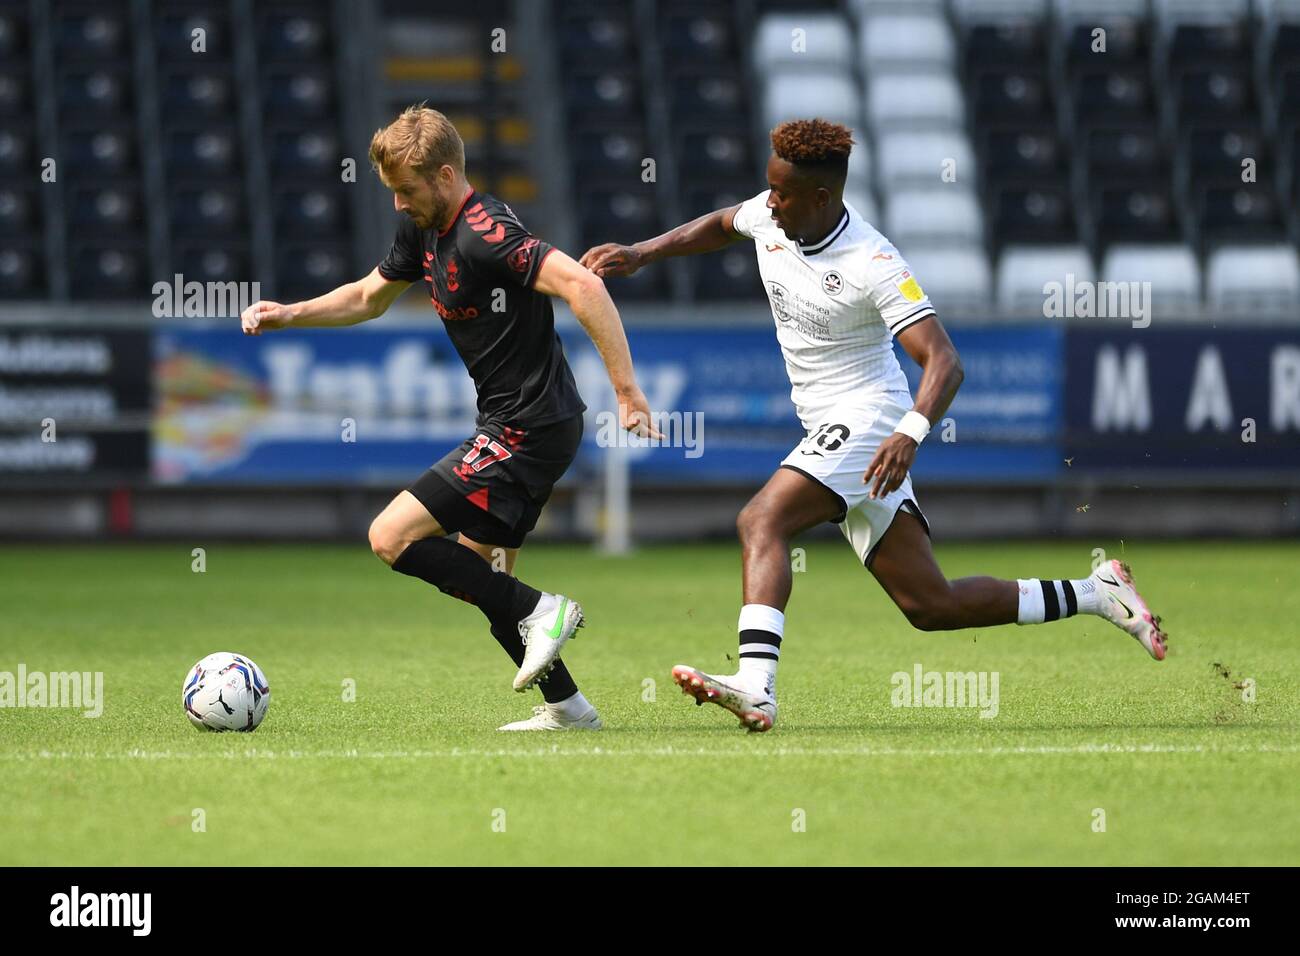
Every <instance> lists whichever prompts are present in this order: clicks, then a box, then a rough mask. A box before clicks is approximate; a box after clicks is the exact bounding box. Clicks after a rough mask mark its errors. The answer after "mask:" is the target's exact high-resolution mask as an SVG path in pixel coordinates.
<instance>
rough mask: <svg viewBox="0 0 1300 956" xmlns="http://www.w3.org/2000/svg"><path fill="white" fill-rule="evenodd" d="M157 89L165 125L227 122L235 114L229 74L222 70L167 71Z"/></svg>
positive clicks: (210, 68)
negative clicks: (207, 119) (202, 120)
mask: <svg viewBox="0 0 1300 956" xmlns="http://www.w3.org/2000/svg"><path fill="white" fill-rule="evenodd" d="M160 87H161V89H160V94H159V95H160V98H161V100H162V113H163V119H164V121H166V122H193V121H194V120H195V119H196V118H198V117H203V116H208V117H212V118H214V119H221V120H225V121H229V119H230V118H231V117H232V116H233V115H234V114H235V111H236V105H235V102H234V89H233V85H232V83H231V79H230V71H229V70H228V69H226V68H224V67H203V68H186V69H174V70H167V71H165V72H164V73H163V75H162V77H161V79H160Z"/></svg>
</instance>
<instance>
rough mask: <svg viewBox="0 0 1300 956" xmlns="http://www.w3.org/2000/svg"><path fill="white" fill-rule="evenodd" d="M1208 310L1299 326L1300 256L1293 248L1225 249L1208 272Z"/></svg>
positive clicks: (1213, 256) (1217, 253)
mask: <svg viewBox="0 0 1300 956" xmlns="http://www.w3.org/2000/svg"><path fill="white" fill-rule="evenodd" d="M1205 273H1206V275H1205V289H1206V298H1207V300H1208V303H1207V304H1208V305H1209V307H1210V308H1211V309H1212V310H1214V311H1215V312H1216V313H1218V314H1221V315H1227V316H1237V317H1243V318H1246V317H1253V316H1269V317H1275V318H1285V319H1288V320H1289V321H1290V322H1291V323H1300V309H1297V308H1296V303H1297V301H1300V257H1297V255H1296V250H1295V247H1294V246H1291V245H1273V246H1224V247H1221V248H1219V249H1216V250H1214V251H1213V252H1211V253H1210V255H1209V257H1208V259H1207V263H1206V270H1205Z"/></svg>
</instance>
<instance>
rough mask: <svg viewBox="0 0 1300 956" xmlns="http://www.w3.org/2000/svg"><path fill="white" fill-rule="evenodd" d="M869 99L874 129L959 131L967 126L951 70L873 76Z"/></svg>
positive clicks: (869, 86) (869, 120)
mask: <svg viewBox="0 0 1300 956" xmlns="http://www.w3.org/2000/svg"><path fill="white" fill-rule="evenodd" d="M866 99H867V122H868V123H869V124H870V125H871V128H872V129H907V128H909V127H910V128H918V127H924V128H931V129H933V128H940V129H960V128H962V126H963V125H964V123H965V117H966V113H965V109H964V107H963V105H962V94H961V90H960V89H959V88H958V86H957V81H956V79H954V78H953V75H952V74H951V73H950V72H948V71H944V72H933V73H915V72H899V73H873V74H872V75H871V81H870V82H869V83H868V84H867V97H866Z"/></svg>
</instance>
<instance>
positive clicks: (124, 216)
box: [67, 181, 145, 238]
mask: <svg viewBox="0 0 1300 956" xmlns="http://www.w3.org/2000/svg"><path fill="white" fill-rule="evenodd" d="M67 212H68V226H69V229H70V231H75V232H76V234H77V235H85V236H103V237H105V238H125V237H127V236H130V235H132V234H136V235H140V234H143V232H144V222H145V220H144V203H143V200H142V199H141V196H140V190H139V189H138V188H137V187H136V186H135V185H134V184H133V183H131V182H128V181H123V182H118V183H101V184H98V185H94V186H73V187H72V188H71V189H70V201H69V203H68V209H67Z"/></svg>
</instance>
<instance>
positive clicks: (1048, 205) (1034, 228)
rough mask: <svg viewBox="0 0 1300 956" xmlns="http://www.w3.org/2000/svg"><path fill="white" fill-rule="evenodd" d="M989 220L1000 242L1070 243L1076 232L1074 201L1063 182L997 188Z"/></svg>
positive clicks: (1073, 239) (1076, 235)
mask: <svg viewBox="0 0 1300 956" xmlns="http://www.w3.org/2000/svg"><path fill="white" fill-rule="evenodd" d="M990 219H991V221H992V226H993V234H994V235H995V236H997V237H998V238H999V240H1000V241H1001V242H1049V243H1050V242H1073V241H1075V240H1077V239H1078V234H1079V232H1078V224H1077V220H1076V217H1075V213H1074V202H1073V199H1072V197H1071V195H1070V191H1069V189H1068V188H1067V187H1066V186H1064V185H1041V186H1009V187H1003V188H1000V189H997V190H996V191H995V192H994V195H993V202H992V208H991V210H990Z"/></svg>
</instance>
